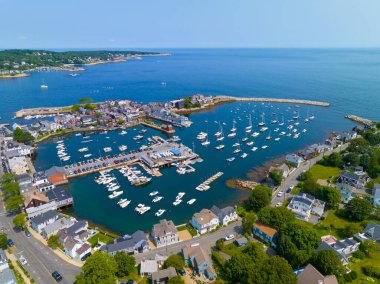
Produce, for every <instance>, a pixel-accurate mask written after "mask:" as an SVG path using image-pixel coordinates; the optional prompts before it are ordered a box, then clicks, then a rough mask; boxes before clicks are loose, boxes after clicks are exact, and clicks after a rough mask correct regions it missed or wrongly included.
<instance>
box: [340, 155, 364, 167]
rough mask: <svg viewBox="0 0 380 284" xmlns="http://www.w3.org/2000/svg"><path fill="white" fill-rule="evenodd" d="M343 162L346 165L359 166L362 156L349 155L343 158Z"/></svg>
mask: <svg viewBox="0 0 380 284" xmlns="http://www.w3.org/2000/svg"><path fill="white" fill-rule="evenodd" d="M343 161H344V162H345V163H346V164H349V165H353V166H358V165H359V163H360V156H359V154H358V153H347V155H344V156H343Z"/></svg>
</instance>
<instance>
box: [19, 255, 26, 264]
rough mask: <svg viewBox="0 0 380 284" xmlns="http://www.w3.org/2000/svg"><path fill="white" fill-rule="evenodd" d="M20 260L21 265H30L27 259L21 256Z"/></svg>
mask: <svg viewBox="0 0 380 284" xmlns="http://www.w3.org/2000/svg"><path fill="white" fill-rule="evenodd" d="M19 260H20V263H21V264H22V265H25V264H27V263H28V262H27V261H26V258H25V257H24V256H23V255H20V258H19Z"/></svg>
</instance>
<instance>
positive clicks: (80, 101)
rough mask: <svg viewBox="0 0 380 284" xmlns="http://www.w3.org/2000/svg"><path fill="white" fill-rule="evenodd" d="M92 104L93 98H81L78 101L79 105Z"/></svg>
mask: <svg viewBox="0 0 380 284" xmlns="http://www.w3.org/2000/svg"><path fill="white" fill-rule="evenodd" d="M92 102H94V99H93V98H81V99H79V103H80V104H90V103H92Z"/></svg>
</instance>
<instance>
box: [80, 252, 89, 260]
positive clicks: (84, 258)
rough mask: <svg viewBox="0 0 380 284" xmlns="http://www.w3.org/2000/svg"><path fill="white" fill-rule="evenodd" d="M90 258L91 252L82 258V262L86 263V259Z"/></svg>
mask: <svg viewBox="0 0 380 284" xmlns="http://www.w3.org/2000/svg"><path fill="white" fill-rule="evenodd" d="M90 256H91V252H89V253H86V254H85V255H84V256H82V258H81V259H80V260H81V261H86V259H87V258H89V257H90Z"/></svg>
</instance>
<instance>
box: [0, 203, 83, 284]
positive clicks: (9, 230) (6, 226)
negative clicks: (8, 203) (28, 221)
mask: <svg viewBox="0 0 380 284" xmlns="http://www.w3.org/2000/svg"><path fill="white" fill-rule="evenodd" d="M13 217H14V216H10V217H8V216H7V215H6V214H5V213H4V209H3V204H2V202H0V228H1V231H2V232H4V233H6V234H7V236H8V238H9V239H12V240H13V242H14V244H15V251H14V255H15V256H16V258H17V259H18V258H19V257H20V255H23V256H24V257H25V258H26V260H27V262H28V263H27V264H26V265H25V269H26V270H27V271H28V273H29V275H30V276H31V277H32V278H33V279H34V280H35V281H36V283H38V284H51V283H55V280H54V278H52V276H51V273H52V272H53V271H55V270H57V271H58V272H59V273H61V275H62V276H63V280H62V281H61V282H60V283H67V284H69V283H70V284H71V283H73V282H74V280H75V275H77V274H79V273H80V268H78V267H76V266H74V265H71V264H69V263H67V262H65V261H64V260H62V259H61V258H59V257H58V256H57V255H56V254H55V253H54V252H53V251H52V250H51V249H50V248H49V247H46V246H44V245H43V244H42V243H41V242H39V241H38V240H36V239H35V238H33V237H30V238H28V237H26V235H25V234H24V232H19V233H16V232H15V231H14V230H13V223H12V219H13Z"/></svg>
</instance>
